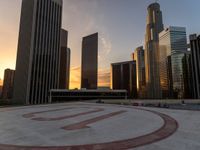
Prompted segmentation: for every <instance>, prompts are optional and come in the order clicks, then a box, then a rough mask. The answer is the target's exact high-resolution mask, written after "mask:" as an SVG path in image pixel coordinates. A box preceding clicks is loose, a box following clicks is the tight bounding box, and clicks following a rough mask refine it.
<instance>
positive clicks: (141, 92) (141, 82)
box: [134, 46, 146, 98]
mask: <svg viewBox="0 0 200 150" xmlns="http://www.w3.org/2000/svg"><path fill="white" fill-rule="evenodd" d="M134 60H135V61H136V69H137V90H138V97H139V98H145V85H146V78H145V61H144V49H143V46H141V47H138V48H136V49H135V51H134Z"/></svg>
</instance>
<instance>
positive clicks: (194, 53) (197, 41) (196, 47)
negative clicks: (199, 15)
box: [190, 34, 200, 99]
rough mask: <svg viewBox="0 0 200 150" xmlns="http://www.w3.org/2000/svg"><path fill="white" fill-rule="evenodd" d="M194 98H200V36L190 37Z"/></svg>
mask: <svg viewBox="0 0 200 150" xmlns="http://www.w3.org/2000/svg"><path fill="white" fill-rule="evenodd" d="M190 45H191V66H192V81H193V92H194V98H198V99H199V98H200V35H199V36H197V35H196V34H193V35H190Z"/></svg>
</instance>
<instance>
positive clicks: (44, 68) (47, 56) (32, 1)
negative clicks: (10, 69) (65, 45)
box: [14, 0, 63, 104]
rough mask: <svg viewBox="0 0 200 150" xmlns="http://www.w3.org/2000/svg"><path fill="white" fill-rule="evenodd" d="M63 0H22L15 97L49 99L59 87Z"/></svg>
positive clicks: (21, 100)
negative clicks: (51, 93) (50, 92)
mask: <svg viewBox="0 0 200 150" xmlns="http://www.w3.org/2000/svg"><path fill="white" fill-rule="evenodd" d="M62 5H63V1H62V0H22V9H21V20H20V31H19V41H18V52H17V62H16V73H15V80H14V101H15V102H16V103H23V104H41V103H48V93H49V90H50V89H56V88H58V87H59V63H60V32H61V22H62Z"/></svg>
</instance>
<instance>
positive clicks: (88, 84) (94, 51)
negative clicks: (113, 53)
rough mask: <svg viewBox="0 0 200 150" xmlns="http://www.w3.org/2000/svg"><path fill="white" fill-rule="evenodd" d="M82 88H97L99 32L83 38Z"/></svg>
mask: <svg viewBox="0 0 200 150" xmlns="http://www.w3.org/2000/svg"><path fill="white" fill-rule="evenodd" d="M81 67H82V68H81V88H84V89H97V78H98V33H95V34H92V35H89V36H87V37H84V38H83V41H82V66H81Z"/></svg>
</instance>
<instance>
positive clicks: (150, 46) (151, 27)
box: [145, 3, 164, 98]
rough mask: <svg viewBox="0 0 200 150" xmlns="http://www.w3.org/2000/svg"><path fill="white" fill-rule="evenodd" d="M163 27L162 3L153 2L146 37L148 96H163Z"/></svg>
mask: <svg viewBox="0 0 200 150" xmlns="http://www.w3.org/2000/svg"><path fill="white" fill-rule="evenodd" d="M163 28H164V27H163V21H162V12H161V10H160V5H159V4H158V3H153V4H151V5H149V7H148V15H147V26H146V38H145V73H146V90H147V98H161V88H160V77H159V33H160V32H161V31H162V30H163Z"/></svg>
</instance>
